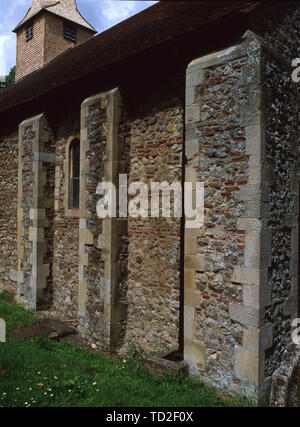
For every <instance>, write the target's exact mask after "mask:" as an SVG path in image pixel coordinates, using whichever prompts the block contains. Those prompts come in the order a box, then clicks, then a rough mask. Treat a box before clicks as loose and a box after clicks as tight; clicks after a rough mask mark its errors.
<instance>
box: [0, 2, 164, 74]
mask: <svg viewBox="0 0 300 427" xmlns="http://www.w3.org/2000/svg"><path fill="white" fill-rule="evenodd" d="M31 3H32V0H0V76H1V75H5V74H7V73H8V72H9V70H10V68H11V67H13V66H14V65H15V63H16V59H15V58H16V36H15V34H14V33H12V32H11V30H12V29H13V28H14V27H15V26H16V25H17V24H18V23H19V22H20V21H21V20H22V19H23V18H24V16H25V14H26V12H27V10H28V9H29V7H30V6H31ZM155 3H156V1H124V0H121V1H118V0H77V7H78V10H79V11H80V13H81V14H82V15H83V17H84V18H85V19H86V20H87V21H88V22H89V23H90V24H92V25H93V27H94V28H95V29H96V30H97V31H98V32H102V31H104V30H106V29H107V28H110V27H112V26H113V25H115V24H117V23H118V22H121V21H123V20H124V19H127V18H129V17H130V16H132V15H134V14H136V13H138V12H140V11H142V10H144V9H146V8H147V7H149V6H152V5H153V4H155Z"/></svg>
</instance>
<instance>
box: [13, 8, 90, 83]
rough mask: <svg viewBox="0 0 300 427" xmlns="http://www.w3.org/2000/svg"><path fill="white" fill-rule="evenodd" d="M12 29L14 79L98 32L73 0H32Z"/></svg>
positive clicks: (30, 71)
mask: <svg viewBox="0 0 300 427" xmlns="http://www.w3.org/2000/svg"><path fill="white" fill-rule="evenodd" d="M13 31H14V32H15V33H16V34H17V65H16V81H17V80H20V79H22V78H23V77H25V76H27V75H28V74H30V73H32V72H33V71H36V70H38V69H40V68H42V67H43V66H44V65H46V64H48V62H50V61H52V59H54V58H55V57H57V56H58V55H60V54H61V53H63V52H65V51H66V50H68V49H70V48H73V47H75V46H77V45H78V44H80V43H83V42H85V41H86V40H88V39H89V38H91V37H93V35H94V34H96V32H97V31H96V30H95V29H94V28H93V27H92V26H91V25H90V24H89V23H88V22H87V21H86V20H85V19H84V18H83V17H82V16H81V14H80V13H79V11H78V9H77V5H76V0H32V5H31V7H30V9H29V10H28V12H27V14H26V16H25V17H24V19H23V20H22V21H21V22H20V23H19V24H18V25H17V26H16V28H15V29H14V30H13Z"/></svg>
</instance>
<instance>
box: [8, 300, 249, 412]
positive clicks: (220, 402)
mask: <svg viewBox="0 0 300 427" xmlns="http://www.w3.org/2000/svg"><path fill="white" fill-rule="evenodd" d="M0 318H2V319H4V320H5V321H6V326H7V332H8V336H7V342H6V343H0V406H18V407H19V406H111V407H118V406H119V407H122V406H199V407H207V406H214V407H216V406H250V403H249V402H248V401H247V400H245V399H242V398H237V399H235V400H224V399H223V398H221V397H220V396H219V395H218V394H217V393H216V392H215V391H214V390H212V389H210V388H207V387H205V386H203V385H202V384H201V383H199V382H197V381H194V380H192V379H186V378H175V377H173V376H171V375H168V376H166V377H164V378H154V377H152V376H151V375H150V374H149V373H148V370H147V368H146V367H145V366H144V365H143V364H142V363H141V362H140V361H138V360H136V358H134V357H133V356H131V357H130V358H129V359H128V360H127V361H126V362H123V363H122V362H120V361H117V360H114V359H109V358H106V357H104V356H102V355H99V354H95V353H92V352H89V351H86V350H85V349H83V348H80V347H78V346H75V345H73V344H71V343H69V342H63V341H62V342H55V341H52V340H50V339H48V338H47V337H37V338H35V339H34V340H27V341H25V340H17V339H13V338H12V337H11V336H10V331H11V330H12V329H13V328H16V327H20V326H29V325H32V324H34V323H36V322H37V319H36V316H35V313H34V312H31V311H25V310H24V309H23V308H21V307H19V306H17V305H16V304H14V303H13V302H12V298H11V296H10V295H8V294H6V293H1V294H0Z"/></svg>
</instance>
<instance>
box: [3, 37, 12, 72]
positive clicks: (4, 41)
mask: <svg viewBox="0 0 300 427" xmlns="http://www.w3.org/2000/svg"><path fill="white" fill-rule="evenodd" d="M10 38H11V37H10V36H8V35H7V36H6V35H4V36H0V76H3V75H4V74H7V69H8V65H7V51H8V50H9V49H8V46H9V43H8V42H9V40H10Z"/></svg>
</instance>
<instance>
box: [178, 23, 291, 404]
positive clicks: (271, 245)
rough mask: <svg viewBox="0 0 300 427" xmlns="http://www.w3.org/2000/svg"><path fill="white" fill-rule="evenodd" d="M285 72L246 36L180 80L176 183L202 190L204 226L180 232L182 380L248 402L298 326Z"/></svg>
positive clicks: (269, 52) (282, 62) (259, 390)
mask: <svg viewBox="0 0 300 427" xmlns="http://www.w3.org/2000/svg"><path fill="white" fill-rule="evenodd" d="M288 70H290V64H287V62H286V61H285V60H284V59H283V58H278V56H277V55H275V54H274V53H273V52H272V48H271V47H270V46H268V45H267V44H265V43H264V42H263V40H261V39H260V38H259V37H258V36H256V35H255V34H254V33H252V32H251V31H247V32H246V34H245V36H244V38H243V40H242V42H241V44H240V45H237V46H234V47H232V48H229V49H226V50H223V51H221V52H216V53H214V54H211V55H208V56H205V57H202V58H199V59H196V60H194V61H193V62H192V63H190V65H189V66H188V68H187V77H186V78H187V84H186V159H187V163H186V169H185V170H186V181H192V182H197V181H202V182H204V183H205V198H204V203H205V205H204V206H205V224H204V227H202V228H200V229H196V230H195V229H186V230H185V293H184V300H185V302H184V313H185V315H184V330H185V359H186V360H187V361H188V362H189V365H190V372H191V374H192V375H195V376H200V377H201V378H202V379H203V380H205V381H208V382H210V383H212V384H213V385H215V386H217V387H219V388H222V389H223V390H226V389H227V390H229V391H230V392H242V393H245V394H247V395H248V396H250V397H254V398H257V397H259V396H260V395H262V394H263V391H264V387H265V386H266V385H267V384H268V379H269V378H270V376H271V375H272V373H273V371H274V369H275V367H276V366H278V359H279V356H280V354H281V353H282V347H283V346H284V343H285V342H287V341H288V340H289V339H290V334H291V319H293V318H294V317H295V316H296V317H297V307H296V306H297V286H296V283H297V271H298V269H297V265H298V249H297V244H298V225H297V221H298V219H297V218H298V203H299V201H298V194H297V193H298V191H299V183H298V178H297V176H296V155H297V150H296V149H295V144H296V143H297V133H296V131H297V123H296V122H295V120H297V118H296V116H295V114H294V113H293V106H294V105H295V103H296V92H295V89H293V87H292V85H293V83H292V82H291V78H290V73H289V71H288ZM284 91H285V92H284ZM284 93H286V95H284ZM283 98H284V99H283ZM280 127H281V129H279V128H280ZM279 135H282V137H280V138H279ZM280 144H281V145H280ZM280 158H281V159H282V160H280V161H279V159H280ZM283 159H284V160H283ZM282 174H283V175H284V177H283V175H282ZM274 182H277V184H276V186H275V187H274ZM276 209H277V210H278V209H279V211H280V213H279V212H277V213H276ZM278 236H279V237H280V236H281V238H282V239H284V240H281V241H282V242H285V240H286V242H285V243H284V246H285V247H284V248H282V247H281V248H279V246H278V242H279V241H280V240H279V238H278ZM285 269H286V270H285ZM275 270H277V273H278V274H277V275H276V274H275V278H274V277H273V276H274V271H275ZM272 271H273V273H272ZM276 277H277V279H278V280H277V283H276ZM279 279H280V283H279ZM293 283H294V284H293ZM278 316H279V318H278ZM276 360H277V361H276Z"/></svg>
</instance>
